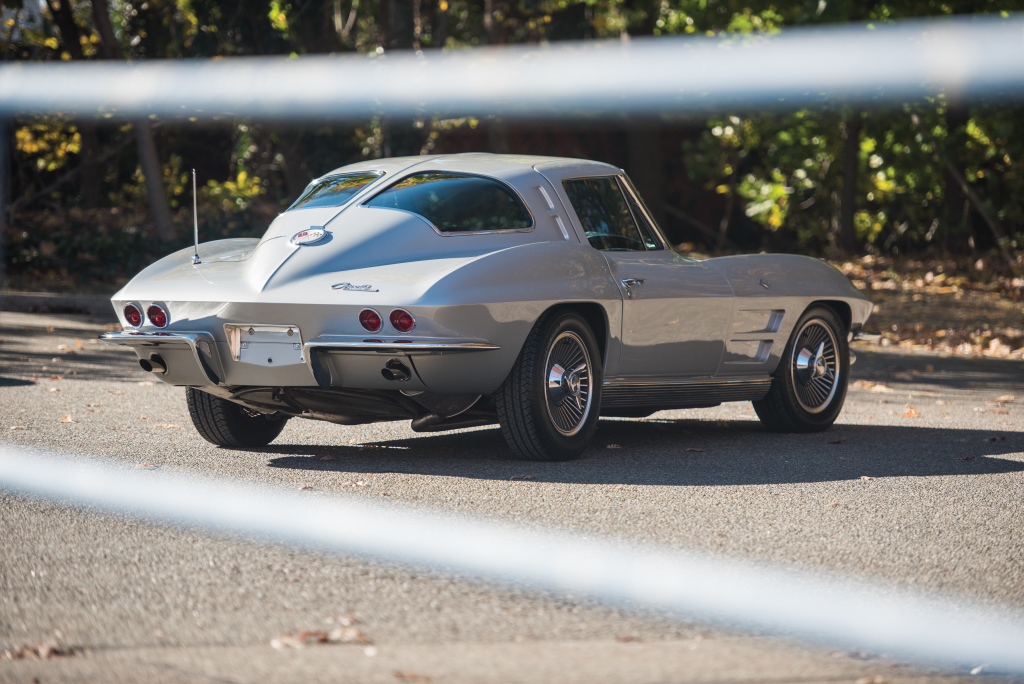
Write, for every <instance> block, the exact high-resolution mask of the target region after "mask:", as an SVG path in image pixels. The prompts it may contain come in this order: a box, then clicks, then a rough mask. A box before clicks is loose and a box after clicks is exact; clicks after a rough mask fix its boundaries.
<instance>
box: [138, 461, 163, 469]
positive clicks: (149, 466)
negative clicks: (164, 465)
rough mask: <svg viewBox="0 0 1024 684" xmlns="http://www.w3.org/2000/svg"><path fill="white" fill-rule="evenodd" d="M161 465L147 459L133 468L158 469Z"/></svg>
mask: <svg viewBox="0 0 1024 684" xmlns="http://www.w3.org/2000/svg"><path fill="white" fill-rule="evenodd" d="M159 467H160V466H158V465H157V464H156V463H150V462H149V461H146V462H145V463H140V464H138V465H137V466H135V468H133V470H156V469H157V468H159Z"/></svg>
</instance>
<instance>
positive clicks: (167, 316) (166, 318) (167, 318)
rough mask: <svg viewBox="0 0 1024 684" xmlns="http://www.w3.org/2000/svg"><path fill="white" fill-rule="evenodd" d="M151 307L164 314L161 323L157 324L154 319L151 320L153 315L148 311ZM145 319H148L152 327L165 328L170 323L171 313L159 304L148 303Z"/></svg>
mask: <svg viewBox="0 0 1024 684" xmlns="http://www.w3.org/2000/svg"><path fill="white" fill-rule="evenodd" d="M153 309H157V310H158V311H159V312H160V313H162V314H163V315H164V324H163V325H159V324H158V323H157V322H156V321H154V320H153V316H152V314H151V313H150V312H151V311H152V310H153ZM146 320H147V321H149V322H150V323H151V324H152V325H153V326H154V327H157V328H166V327H167V326H168V325H170V323H171V314H169V313H167V309H165V308H164V307H162V306H160V305H159V304H150V305H149V307H147V308H146Z"/></svg>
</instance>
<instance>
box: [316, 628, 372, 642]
mask: <svg viewBox="0 0 1024 684" xmlns="http://www.w3.org/2000/svg"><path fill="white" fill-rule="evenodd" d="M327 640H328V641H330V642H331V643H332V644H368V643H370V640H369V639H368V638H367V636H366V635H365V634H363V633H362V632H361V631H359V630H358V629H356V628H355V627H344V626H343V627H335V628H334V629H332V630H331V632H330V634H328V635H327Z"/></svg>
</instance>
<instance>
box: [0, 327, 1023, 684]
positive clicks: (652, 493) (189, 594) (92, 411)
mask: <svg viewBox="0 0 1024 684" xmlns="http://www.w3.org/2000/svg"><path fill="white" fill-rule="evenodd" d="M106 323H107V319H104V318H90V317H85V316H71V315H65V316H61V315H43V314H16V313H0V364H2V365H0V432H2V433H3V436H4V439H5V441H6V442H7V443H10V444H16V445H21V446H24V447H26V448H30V449H46V450H49V451H52V452H57V453H63V454H67V455H68V456H69V457H70V456H74V457H76V458H86V459H95V460H97V461H102V462H105V463H110V464H114V465H116V466H117V467H121V468H124V469H126V470H131V471H132V472H135V473H137V474H138V476H139V477H140V478H143V477H149V476H150V473H152V472H153V470H154V469H158V470H160V471H163V472H174V473H179V474H194V475H196V476H205V475H216V476H220V477H227V478H234V479H237V480H241V481H245V482H252V483H260V484H268V485H275V486H278V487H283V488H291V489H300V490H301V489H303V488H311V490H308V491H309V493H310V495H311V496H332V497H371V498H374V499H377V500H381V499H384V500H387V501H395V502H404V503H410V504H415V505H421V506H425V507H429V508H432V509H441V510H445V511H450V512H455V513H459V514H465V515H471V516H475V517H486V518H491V519H498V520H507V521H514V522H517V523H523V524H528V525H530V524H536V525H540V526H544V527H554V528H561V529H566V530H571V531H574V532H579V533H584V534H593V535H609V536H614V537H619V538H626V539H630V540H638V541H646V542H655V543H658V544H663V545H666V546H669V547H674V548H679V549H687V550H696V551H701V552H707V553H712V554H725V555H727V556H730V557H735V558H741V559H745V560H751V561H757V562H770V563H775V564H781V565H785V566H790V567H796V568H801V569H809V570H813V571H822V572H827V573H834V574H838V575H842V576H848V577H855V578H860V579H866V580H868V581H870V582H876V583H878V585H879V586H884V587H890V586H895V587H898V588H905V589H913V590H915V591H922V592H926V593H931V592H934V593H936V594H938V595H942V596H945V597H952V598H953V599H955V600H958V601H963V602H965V603H968V602H969V603H974V604H979V603H980V604H982V605H990V606H992V607H993V608H994V609H1002V608H1006V607H1009V608H1010V609H1013V610H1024V544H1022V539H1024V537H1022V532H1021V530H1022V529H1024V525H1022V523H1024V506H1022V503H1021V502H1022V500H1024V496H1022V495H1024V475H1022V473H1024V453H1022V452H1024V422H1022V421H1024V414H1022V411H1024V385H1022V380H1024V363H1022V362H1021V361H1019V360H1000V359H985V358H970V359H965V358H959V357H953V358H942V357H939V356H936V355H923V354H915V355H909V354H902V353H897V352H887V351H869V350H859V351H858V355H859V359H858V362H857V364H856V365H855V366H854V368H853V378H854V380H855V381H856V382H855V384H854V388H853V389H851V392H850V394H849V396H848V399H847V404H846V409H845V410H844V412H843V414H842V415H841V417H840V420H839V422H838V423H837V425H836V426H835V427H833V428H832V429H831V430H829V431H828V432H825V433H821V434H814V435H777V434H772V433H768V432H765V431H764V430H762V429H761V427H760V424H759V423H758V422H757V419H756V416H755V415H754V414H753V411H752V409H751V407H750V405H749V404H744V403H735V404H724V405H722V406H720V407H717V408H713V409H697V410H688V411H666V412H662V413H658V414H655V415H654V416H652V417H650V418H646V419H636V420H634V419H606V420H602V421H601V423H600V425H599V428H598V431H597V436H596V438H595V440H594V442H593V446H592V447H591V448H590V449H589V450H588V451H587V453H586V454H585V455H584V456H583V457H582V458H581V459H580V460H577V461H573V462H569V463H531V462H522V461H515V460H513V459H512V458H511V453H510V452H509V450H508V449H507V447H506V446H505V444H504V442H503V440H502V438H501V435H500V432H499V431H498V430H497V429H496V428H493V427H485V428H477V429H471V430H464V431H459V432H454V433H440V434H429V435H423V434H417V433H414V432H412V430H411V429H410V428H409V426H408V424H407V423H406V422H396V423H381V424H376V425H368V426H354V427H343V426H338V425H334V424H330V423H323V422H315V421H306V420H292V421H290V423H289V424H288V426H287V427H286V428H285V430H284V432H283V433H282V435H281V436H280V437H279V438H278V439H277V440H276V441H275V442H274V443H273V444H271V445H270V446H269V447H267V448H265V449H260V450H255V451H231V450H225V449H219V448H216V447H213V446H212V445H210V444H208V443H206V442H205V441H203V440H202V439H201V438H200V437H199V436H198V434H197V433H196V432H195V430H194V429H193V428H192V426H191V422H190V420H189V417H188V412H187V408H186V406H185V398H184V390H183V389H182V388H176V387H169V386H167V385H164V384H163V383H161V382H159V381H158V380H154V379H153V378H152V376H150V375H149V374H148V373H145V372H143V371H142V370H141V369H139V367H138V365H137V362H136V361H135V355H134V354H133V353H132V352H130V351H127V350H124V349H121V348H117V347H110V346H108V345H104V344H99V343H96V342H95V338H96V336H97V335H98V334H100V333H101V332H103V330H104V329H105V324H106ZM0 523H2V527H0V599H2V604H0V681H24V682H30V681H32V680H33V679H32V678H33V677H35V678H37V679H38V681H41V682H47V681H104V682H109V681H141V680H145V681H168V682H178V681H206V680H209V681H230V682H256V681H304V682H308V681H390V682H398V681H433V682H449V681H450V682H463V681H465V682H490V681H493V682H505V681H508V682H519V681H522V682H527V681H551V682H681V681H701V682H724V681H729V682H739V681H771V682H795V681H800V682H810V681H822V682H825V681H828V682H834V681H850V682H857V681H860V682H862V683H864V684H869V683H870V682H881V681H886V682H904V681H907V682H909V681H915V682H917V681H958V680H959V679H961V678H964V679H965V680H966V679H974V680H977V679H978V677H982V678H985V679H987V680H989V681H995V680H998V681H1002V680H1003V679H1004V677H1003V676H1002V675H1000V673H993V672H991V671H990V670H988V669H986V668H985V664H984V663H964V664H962V667H958V668H952V669H945V670H937V669H933V668H928V667H923V666H920V665H913V664H908V663H902V662H897V661H894V658H892V657H891V656H890V655H889V654H885V653H861V652H859V651H857V650H855V649H854V648H847V649H843V648H836V647H830V646H828V645H814V644H803V643H796V642H793V641H792V640H788V639H785V638H782V637H778V636H765V635H752V634H748V633H743V632H739V631H736V630H731V629H728V628H725V627H722V626H718V627H712V626H708V625H703V624H699V623H694V622H689V623H688V622H682V621H679V620H677V619H673V618H670V617H667V616H662V615H656V614H650V613H643V612H640V611H631V610H628V609H624V608H609V607H607V606H601V605H597V604H594V603H591V602H588V601H585V600H581V599H579V598H576V597H573V596H566V595H552V594H546V593H543V592H539V591H536V590H533V589H530V588H529V587H518V588H508V587H494V586H488V585H486V584H482V583H479V582H475V581H472V580H468V579H466V578H460V577H455V576H452V575H450V574H447V573H445V572H443V571H440V570H430V569H421V570H416V569H408V568H401V567H396V566H391V565H388V564H386V563H375V562H368V561H366V560H362V559H357V558H344V557H342V558H339V557H336V556H328V555H323V554H315V553H308V552H302V551H296V550H292V549H288V548H282V547H279V546H274V545H269V544H266V543H261V542H260V541H259V540H251V539H238V538H222V537H215V536H210V535H205V534H199V533H196V532H193V531H190V530H181V529H173V528H169V527H166V526H162V525H157V524H152V523H147V522H144V521H136V520H128V519H124V518H121V517H118V516H110V515H106V514H101V513H98V512H96V511H89V510H80V509H74V508H69V507H66V506H62V505H59V504H57V503H51V502H41V501H35V500H31V499H26V498H24V497H20V496H14V495H11V494H10V493H5V492H2V491H0ZM339 524H344V522H343V521H339ZM339 625H345V626H349V625H350V626H352V627H354V628H355V629H356V630H358V635H359V636H358V637H353V638H352V639H350V641H353V642H358V643H349V644H326V645H311V646H308V647H307V648H303V649H295V648H290V647H288V645H287V643H288V640H287V639H285V640H284V641H283V642H282V640H281V639H280V637H281V636H282V635H285V634H295V633H297V632H300V631H304V630H325V631H330V630H332V629H335V628H337V627H338V626H339ZM352 634H355V632H353V633H352ZM274 639H277V640H278V642H279V643H278V645H279V646H283V647H282V648H275V647H273V646H272V645H271V642H272V641H273V640H274ZM364 642H365V643H364ZM40 643H50V644H53V645H55V646H56V647H58V648H60V649H63V650H64V651H65V652H67V653H68V655H66V656H63V657H60V658H53V659H46V660H42V661H40V660H34V659H20V660H10V659H4V658H3V657H2V656H3V655H4V652H5V651H6V652H9V653H10V654H11V655H17V654H18V653H19V650H18V649H20V648H21V647H23V646H25V645H36V644H40ZM1022 648H1024V645H1022ZM21 652H22V653H23V651H21ZM972 669H976V670H977V672H978V674H977V675H974V676H972V675H970V674H969V673H970V671H971V670H972Z"/></svg>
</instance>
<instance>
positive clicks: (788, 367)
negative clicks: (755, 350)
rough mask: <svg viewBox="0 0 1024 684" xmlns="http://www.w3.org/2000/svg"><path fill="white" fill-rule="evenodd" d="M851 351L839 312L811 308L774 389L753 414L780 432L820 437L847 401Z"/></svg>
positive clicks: (796, 330)
mask: <svg viewBox="0 0 1024 684" xmlns="http://www.w3.org/2000/svg"><path fill="white" fill-rule="evenodd" d="M849 380H850V350H849V347H848V345H847V342H846V332H845V329H844V327H843V324H842V321H840V320H839V317H838V316H836V314H835V312H833V311H832V310H831V309H828V308H826V307H822V306H817V307H813V308H811V309H808V310H807V311H806V312H805V313H804V315H803V316H801V317H800V320H799V321H797V324H796V327H795V328H794V329H793V335H792V336H791V337H790V339H789V343H788V344H787V345H786V349H785V351H784V352H783V354H782V360H781V361H780V362H779V367H778V369H777V370H776V371H775V376H774V379H773V380H772V386H771V389H770V390H768V394H767V395H766V396H765V397H764V399H761V400H759V401H755V402H753V403H754V410H755V411H756V412H757V416H758V418H760V419H761V422H762V423H764V424H765V426H766V427H768V429H770V430H774V431H776V432H820V431H822V430H827V429H828V428H829V427H831V425H832V423H834V422H835V421H836V418H838V417H839V412H840V411H842V409H843V403H844V402H845V401H846V387H847V384H848V383H849Z"/></svg>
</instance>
